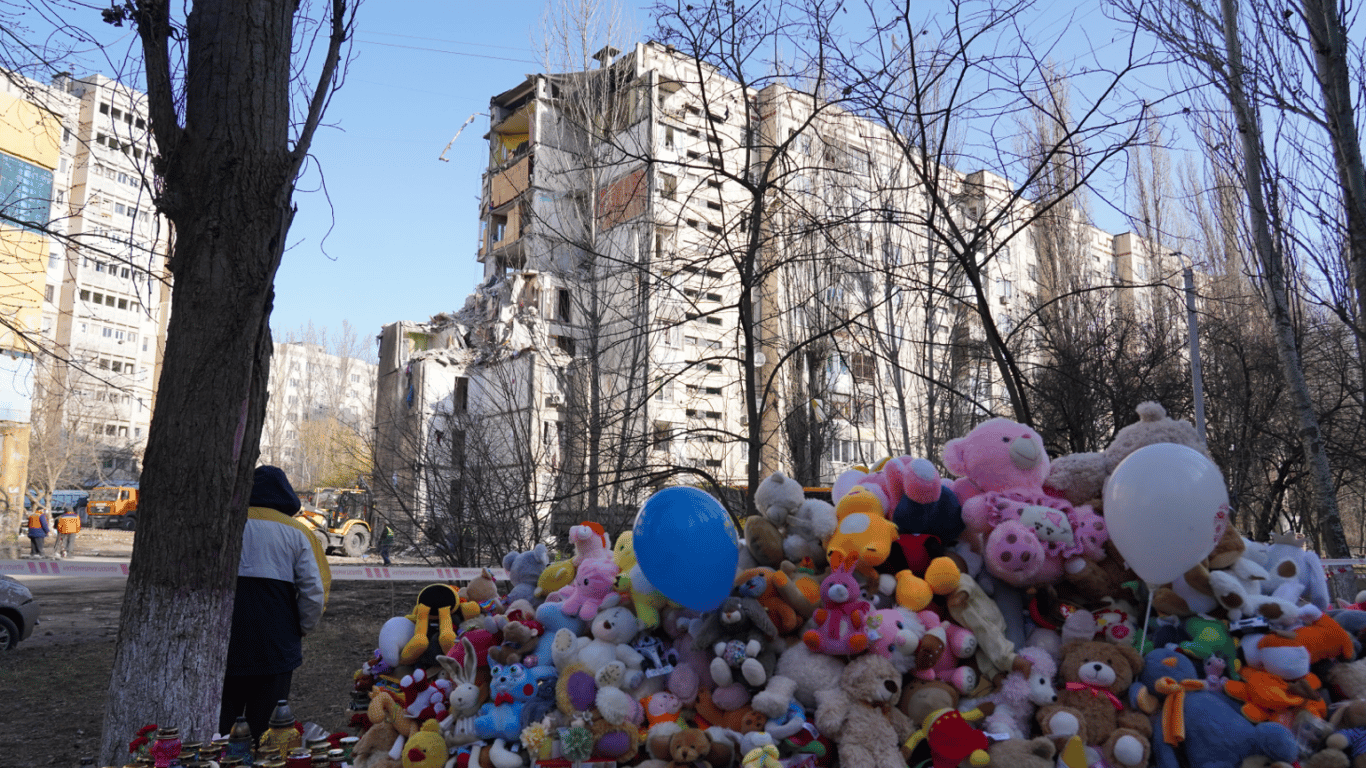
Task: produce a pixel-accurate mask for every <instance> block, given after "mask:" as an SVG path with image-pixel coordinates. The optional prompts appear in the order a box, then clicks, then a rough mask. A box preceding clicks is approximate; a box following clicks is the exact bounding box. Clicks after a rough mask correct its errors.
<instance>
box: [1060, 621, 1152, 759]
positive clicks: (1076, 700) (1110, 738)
mask: <svg viewBox="0 0 1366 768" xmlns="http://www.w3.org/2000/svg"><path fill="white" fill-rule="evenodd" d="M1142 671H1143V657H1141V656H1139V655H1138V652H1137V651H1135V650H1134V649H1133V648H1131V647H1129V646H1125V645H1115V644H1113V643H1107V642H1104V641H1101V640H1081V641H1074V642H1071V643H1068V644H1066V645H1064V646H1063V649H1062V659H1061V661H1060V662H1059V664H1058V673H1059V678H1060V679H1061V680H1062V682H1063V689H1062V690H1060V691H1058V703H1057V704H1051V705H1048V706H1044V707H1040V708H1039V711H1038V714H1037V715H1036V720H1037V721H1038V723H1039V726H1040V727H1041V728H1043V732H1044V735H1046V736H1052V737H1070V736H1074V735H1076V736H1080V737H1081V740H1082V742H1083V743H1085V744H1087V745H1090V746H1094V747H1098V748H1099V749H1100V751H1101V754H1102V756H1103V757H1104V758H1105V759H1106V760H1108V761H1109V762H1110V764H1111V765H1114V766H1116V768H1119V767H1120V766H1123V767H1124V768H1135V767H1136V766H1142V765H1147V762H1148V753H1149V746H1150V745H1149V743H1148V738H1149V737H1150V736H1151V735H1152V724H1151V723H1150V722H1148V717H1147V716H1146V715H1145V714H1143V713H1142V712H1136V711H1134V710H1132V709H1129V708H1128V707H1126V705H1125V697H1126V696H1127V695H1128V694H1129V686H1130V685H1132V684H1133V682H1134V681H1135V680H1136V679H1137V678H1138V675H1139V673H1140V672H1142Z"/></svg>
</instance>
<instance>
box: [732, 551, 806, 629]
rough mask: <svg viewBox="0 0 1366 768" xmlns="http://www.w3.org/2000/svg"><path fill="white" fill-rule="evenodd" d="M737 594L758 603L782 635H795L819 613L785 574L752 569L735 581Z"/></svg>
mask: <svg viewBox="0 0 1366 768" xmlns="http://www.w3.org/2000/svg"><path fill="white" fill-rule="evenodd" d="M735 594H736V595H738V596H739V597H747V598H752V599H754V600H757V601H758V602H759V605H761V606H763V608H764V611H765V613H766V614H767V615H768V620H769V621H771V622H773V626H774V627H775V628H776V629H777V632H778V634H779V635H787V634H791V633H792V632H795V631H796V630H797V629H798V628H799V627H801V625H802V624H803V623H804V622H805V621H806V620H807V619H809V618H811V615H812V614H813V613H815V611H816V609H815V606H813V605H812V604H811V603H810V601H808V600H807V599H806V595H804V594H802V592H801V590H800V589H799V588H798V587H797V585H796V583H795V582H794V581H793V580H792V579H791V578H790V577H789V576H788V575H787V574H786V573H784V572H783V571H781V570H775V569H773V568H762V567H759V568H750V569H747V570H744V571H741V572H740V573H739V574H738V575H737V576H736V577H735Z"/></svg>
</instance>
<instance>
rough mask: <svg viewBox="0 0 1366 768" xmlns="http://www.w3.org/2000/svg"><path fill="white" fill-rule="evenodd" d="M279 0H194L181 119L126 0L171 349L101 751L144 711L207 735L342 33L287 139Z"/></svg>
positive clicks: (161, 20) (118, 742)
mask: <svg viewBox="0 0 1366 768" xmlns="http://www.w3.org/2000/svg"><path fill="white" fill-rule="evenodd" d="M296 7H297V6H296V4H295V3H293V2H287V1H285V0H231V1H224V0H211V1H209V0H201V1H200V2H198V3H195V4H194V6H193V8H192V9H191V10H190V12H189V14H188V16H187V18H186V24H185V31H184V34H185V41H186V51H187V59H186V62H187V63H186V72H185V78H184V84H183V109H184V112H183V114H184V125H183V127H182V126H181V125H180V124H179V117H178V112H177V107H176V89H175V88H174V87H173V86H172V76H173V72H172V65H171V60H170V57H169V55H168V45H169V44H168V40H169V38H170V35H171V23H170V22H171V19H170V15H169V14H170V11H169V6H168V5H167V4H165V3H164V2H159V1H157V0H147V1H146V2H141V3H138V4H137V7H136V9H135V10H133V11H132V13H133V18H134V21H135V23H136V25H137V27H138V33H139V35H140V37H141V38H142V42H143V51H144V54H145V56H146V60H147V82H148V104H149V113H150V116H151V124H152V129H153V132H154V135H155V137H156V140H157V144H158V150H159V154H158V156H157V157H156V159H155V161H154V162H155V170H156V172H157V174H158V175H159V176H160V177H161V178H162V180H163V185H162V188H161V191H160V194H159V195H158V198H157V205H158V207H159V208H160V209H161V211H162V212H163V213H165V214H166V215H167V217H168V218H169V219H170V220H171V222H172V223H173V224H174V226H175V233H176V234H175V240H174V246H173V251H172V254H171V257H170V259H169V262H168V268H169V270H170V272H171V273H172V276H173V279H174V290H173V293H172V304H171V310H172V311H171V318H170V323H169V326H168V329H167V338H166V354H165V359H164V363H163V366H162V372H161V379H160V383H159V388H158V393H157V403H156V410H155V412H154V414H153V419H152V424H151V429H150V431H149V435H148V443H147V451H146V460H145V467H146V469H145V471H144V472H143V475H142V497H141V499H140V504H139V510H138V515H139V521H138V532H137V538H136V540H135V542H134V546H133V559H132V567H131V570H130V572H129V578H128V587H127V591H126V593H125V596H124V603H123V613H122V617H121V621H120V625H119V635H118V641H117V650H116V652H115V657H114V666H113V671H112V674H111V679H110V686H109V695H108V699H107V702H106V705H105V707H106V708H105V718H104V731H103V735H102V739H101V749H100V764H102V765H103V764H115V762H116V761H118V760H119V755H120V754H123V755H125V756H126V752H125V750H126V747H125V745H126V744H127V742H128V741H129V740H130V739H131V738H132V736H133V734H134V732H135V731H136V730H137V729H138V728H140V727H141V726H143V725H146V724H149V723H156V724H158V725H161V726H176V727H179V728H180V732H181V735H182V738H185V739H186V740H187V741H188V740H190V739H194V740H196V741H197V740H201V739H207V738H209V737H210V736H211V735H212V734H213V733H214V731H215V729H216V727H217V721H218V710H219V698H220V695H221V691H222V683H223V669H224V662H225V659H226V655H227V645H228V634H229V630H230V626H231V621H232V603H233V597H234V589H235V585H236V576H237V565H238V559H239V555H240V551H241V545H242V539H241V536H242V528H243V526H244V525H245V522H246V508H247V501H248V498H249V496H250V490H251V484H252V473H253V469H254V467H255V464H256V459H257V451H258V442H259V438H260V432H261V426H262V421H263V419H264V416H265V402H266V389H267V383H268V381H269V379H268V377H269V366H270V356H271V339H270V328H269V316H270V308H271V301H272V297H273V283H274V279H275V272H276V270H277V269H278V267H279V265H280V258H281V255H282V254H283V252H284V246H285V235H286V233H287V231H288V229H289V225H290V222H291V221H292V219H293V216H294V209H293V207H292V203H291V196H292V194H293V191H294V179H295V177H296V174H297V172H298V168H299V164H300V160H301V158H302V157H303V156H304V155H305V154H306V153H307V151H308V144H309V140H310V139H311V136H312V133H313V130H314V129H315V127H316V125H317V120H318V118H319V117H320V115H321V111H322V105H323V103H325V101H326V99H325V95H326V93H328V92H330V88H331V80H332V74H333V72H334V71H335V64H336V60H337V54H338V52H339V50H340V45H341V42H342V41H343V40H344V39H345V35H344V33H343V29H342V27H341V24H342V21H341V18H340V14H341V11H342V10H344V3H343V2H342V1H341V0H334V2H333V3H332V4H331V12H332V13H333V14H334V17H333V20H332V29H331V32H332V39H331V47H330V48H329V51H328V55H327V60H326V63H325V65H324V67H323V70H322V73H321V75H320V77H319V82H320V85H319V88H318V91H317V92H315V94H314V97H313V99H314V100H313V102H312V103H311V104H310V109H309V114H308V119H307V120H306V122H305V125H304V127H303V128H302V129H301V130H300V131H299V136H298V138H297V139H295V141H294V147H293V148H292V149H291V147H290V125H291V110H290V99H289V93H290V87H291V67H292V58H291V54H292V46H293V43H292V30H293V23H294V21H295V19H294V13H295V9H296Z"/></svg>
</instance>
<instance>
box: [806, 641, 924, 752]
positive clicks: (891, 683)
mask: <svg viewBox="0 0 1366 768" xmlns="http://www.w3.org/2000/svg"><path fill="white" fill-rule="evenodd" d="M819 698H820V702H819V705H818V706H817V708H816V718H815V723H816V729H817V730H818V731H820V732H821V734H822V735H825V736H829V737H830V738H831V739H833V740H834V741H835V743H836V744H837V745H838V747H839V755H840V765H841V766H844V767H845V768H883V767H884V766H889V765H902V764H903V762H902V759H901V752H900V749H899V745H900V744H901V743H902V742H904V741H905V740H906V739H909V738H910V737H911V735H912V734H913V733H915V726H914V725H913V724H912V723H911V720H910V718H908V717H907V716H906V715H905V713H903V712H902V711H901V710H899V709H897V707H896V705H897V703H898V702H899V701H900V699H901V673H899V672H897V671H896V668H895V667H893V666H892V663H891V662H890V661H888V660H886V659H884V658H882V657H881V656H878V655H877V654H871V653H870V654H864V655H862V656H859V657H858V658H856V659H854V660H853V661H851V662H849V666H847V667H845V668H844V671H843V672H842V673H841V674H840V679H839V688H836V689H830V690H826V691H824V692H822V693H821V694H819Z"/></svg>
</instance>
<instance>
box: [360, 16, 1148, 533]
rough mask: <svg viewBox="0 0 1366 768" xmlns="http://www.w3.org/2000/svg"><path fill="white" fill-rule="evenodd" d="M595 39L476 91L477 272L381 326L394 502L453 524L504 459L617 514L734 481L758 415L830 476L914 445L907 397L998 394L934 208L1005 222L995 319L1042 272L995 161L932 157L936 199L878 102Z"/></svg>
mask: <svg viewBox="0 0 1366 768" xmlns="http://www.w3.org/2000/svg"><path fill="white" fill-rule="evenodd" d="M619 54H620V55H619ZM595 58H597V59H598V60H599V61H600V62H601V68H594V69H590V70H588V71H582V72H573V73H563V74H538V75H531V76H528V77H527V79H526V80H525V81H524V82H522V83H521V84H519V85H517V86H516V87H514V88H512V89H510V90H507V91H505V92H503V93H500V94H498V95H496V96H494V97H493V98H492V99H491V100H490V105H489V106H490V110H489V114H490V116H491V117H490V126H489V132H488V134H487V135H486V138H487V139H488V142H489V150H490V155H489V165H488V168H487V170H486V171H485V172H484V177H483V178H484V184H483V199H482V201H481V204H480V209H479V214H478V215H479V217H480V223H481V227H480V237H479V241H478V243H476V244H475V246H476V254H477V258H478V259H479V261H480V262H482V263H483V265H484V276H485V279H484V281H483V283H482V284H481V285H480V286H479V287H478V288H477V290H476V292H475V294H474V295H472V296H470V297H469V298H468V300H467V301H466V303H465V306H464V308H463V309H461V310H460V311H458V312H454V313H443V314H440V315H436V316H433V317H432V318H431V319H430V320H429V321H428V322H425V323H413V322H400V323H395V324H393V325H390V326H386V328H385V329H384V332H383V333H382V335H381V347H380V365H379V385H378V388H377V392H376V416H377V419H376V423H377V434H378V442H377V449H376V465H377V481H379V486H378V488H379V490H381V491H384V490H386V489H387V490H388V492H389V493H390V496H391V498H390V500H389V503H390V505H391V506H392V507H396V508H402V509H404V510H407V511H409V512H410V513H412V514H413V516H414V517H415V518H417V519H428V518H431V519H438V522H439V518H441V517H442V516H443V515H445V516H447V517H450V518H452V519H457V518H458V519H460V520H462V521H466V522H461V523H460V525H461V526H466V525H467V524H468V522H467V521H468V520H469V519H471V518H470V510H472V509H474V508H475V507H476V506H478V507H481V508H482V509H488V508H489V507H491V506H496V503H495V502H492V501H491V499H493V498H496V497H497V495H498V493H499V492H500V491H499V489H498V488H497V487H495V486H496V485H497V484H496V483H493V482H492V481H491V480H490V478H491V477H492V478H501V477H506V476H512V477H517V478H522V479H525V481H526V482H524V483H522V484H521V485H517V486H516V488H517V494H520V495H519V496H518V497H517V498H509V499H508V500H507V501H506V506H507V508H508V509H509V510H521V511H522V512H523V513H528V512H533V513H535V514H534V515H531V516H532V517H534V516H535V515H540V514H542V513H547V516H549V515H553V514H555V513H557V512H563V514H564V517H562V518H560V519H557V520H556V522H555V523H554V524H553V525H552V526H551V528H552V529H553V530H554V531H558V530H561V529H562V528H563V527H564V525H565V524H572V523H574V522H577V518H576V516H577V515H580V514H584V512H585V510H592V511H593V513H594V515H595V519H597V520H599V521H600V522H602V523H603V524H604V525H605V526H607V527H608V528H609V529H614V530H620V529H621V528H622V527H624V526H626V525H629V522H630V516H631V515H633V514H634V512H635V510H636V506H637V504H638V503H639V501H640V500H641V499H642V498H643V496H644V495H647V494H648V493H649V491H650V490H651V489H652V488H653V487H655V486H656V485H657V484H673V483H676V482H687V481H695V482H705V481H706V480H707V479H710V480H715V481H716V482H718V483H720V484H736V485H743V484H745V483H746V482H747V463H748V461H749V459H750V451H751V447H750V443H749V442H748V441H747V438H748V437H749V435H750V434H751V430H752V424H751V422H752V421H753V420H754V419H755V418H757V419H758V420H759V423H760V429H759V430H758V434H759V439H758V450H759V452H760V454H761V455H760V457H759V465H760V467H761V470H762V472H763V473H764V474H766V473H767V472H770V471H773V470H775V469H790V468H791V467H792V466H793V465H794V464H802V465H803V466H805V467H806V468H807V470H808V471H806V472H804V473H803V474H805V475H807V477H808V478H810V479H813V480H816V481H819V482H823V483H828V482H830V481H831V480H833V478H834V477H835V475H837V474H838V473H839V472H841V471H843V470H844V469H846V468H848V467H849V466H851V465H854V464H858V463H872V462H874V461H876V460H877V459H878V458H880V457H882V456H884V455H887V454H888V453H893V452H896V453H900V452H915V451H916V449H917V446H919V445H920V444H921V441H923V440H924V439H925V436H924V435H923V434H922V431H923V430H922V428H921V427H919V426H915V425H911V426H907V425H906V422H905V420H904V419H903V418H902V416H901V414H904V413H908V412H912V411H916V412H919V411H920V410H923V409H927V408H933V409H937V410H936V413H937V414H940V412H941V411H942V414H941V415H940V417H941V421H942V422H943V425H941V426H940V427H939V428H940V429H941V430H944V429H952V428H953V424H952V423H950V422H951V421H952V420H953V419H955V418H957V419H960V420H962V421H964V422H966V421H967V418H968V417H971V416H978V415H980V414H981V413H982V412H984V410H988V409H992V408H996V407H999V405H1000V404H1001V403H1002V402H1003V401H1004V397H1005V395H1004V389H1002V387H1001V384H1000V382H999V375H998V374H997V372H996V370H995V364H994V362H993V361H992V359H991V356H990V354H989V353H988V352H987V351H986V347H985V345H984V344H985V343H984V335H983V331H982V328H981V324H980V322H978V320H977V317H978V316H977V314H975V312H974V310H973V307H974V306H975V303H976V302H977V297H976V296H975V295H973V291H972V289H971V286H969V285H968V284H967V283H966V282H965V280H964V278H963V275H962V269H961V267H956V266H955V262H954V260H953V258H952V257H951V256H950V255H949V254H948V253H947V252H946V248H945V247H944V245H943V244H942V243H938V242H936V241H935V239H934V238H935V226H927V225H925V224H924V222H927V221H930V220H931V219H932V218H933V217H934V216H940V217H941V219H940V220H939V221H938V223H937V225H936V226H939V227H941V228H948V227H950V226H957V227H963V228H970V227H974V226H980V222H982V221H984V220H986V219H984V217H987V216H1000V218H999V221H1000V222H1001V225H1000V227H999V231H1000V232H1001V233H1002V234H1001V235H999V236H998V235H997V234H996V231H997V230H992V231H990V232H989V233H988V235H989V238H988V240H989V242H985V243H983V245H984V246H987V247H990V248H991V249H993V250H992V253H993V258H991V259H990V260H988V261H986V262H985V267H984V268H983V274H982V275H981V284H982V293H983V294H984V298H985V300H986V301H987V303H988V304H989V306H990V308H991V312H992V316H993V319H994V320H995V321H996V324H997V326H998V327H999V328H1002V329H1005V330H1004V331H1003V332H1009V330H1010V329H1011V328H1013V327H1014V325H1015V324H1016V323H1019V322H1022V321H1023V320H1025V319H1026V318H1027V317H1028V316H1029V314H1030V312H1031V310H1032V309H1033V308H1034V307H1037V301H1038V300H1039V298H1040V296H1041V293H1043V292H1045V291H1044V288H1043V285H1044V283H1045V278H1042V277H1041V271H1042V270H1041V268H1040V263H1041V260H1042V259H1043V256H1042V255H1041V252H1040V249H1039V248H1038V247H1036V244H1035V238H1034V236H1033V233H1032V232H1031V231H1030V230H1029V229H1028V228H1024V227H1021V226H1018V225H1015V224H1013V223H1012V222H1015V221H1024V220H1027V219H1025V218H1023V217H1025V216H1027V215H1028V211H1027V210H1023V209H1024V208H1027V207H1028V206H1029V205H1031V204H1030V203H1029V202H1028V201H1014V202H1012V201H1011V199H1010V195H1009V194H1008V191H1009V185H1008V184H1007V183H1006V182H1005V180H1004V179H1001V178H999V177H997V176H994V175H993V174H991V173H989V172H985V171H979V172H976V173H971V174H966V173H959V172H957V171H953V170H951V169H939V170H940V171H942V176H943V181H942V183H943V184H944V185H945V189H943V190H941V193H942V194H944V195H945V197H946V199H951V201H952V202H951V203H950V204H949V205H947V206H946V207H947V208H948V210H943V211H939V210H931V208H932V206H930V204H929V202H928V201H927V200H928V199H927V197H926V195H925V194H924V192H923V189H921V188H918V187H917V182H916V181H915V180H916V179H917V178H918V176H917V175H916V174H915V173H913V172H912V170H911V168H910V167H909V159H908V158H907V156H906V155H904V154H903V153H902V150H901V146H902V145H901V144H899V143H898V142H897V141H895V140H894V138H895V137H893V136H892V135H891V134H890V132H889V129H888V128H886V127H885V126H883V125H881V124H878V123H876V122H874V121H872V120H869V119H867V118H866V117H862V116H859V115H855V114H852V113H849V112H846V111H844V110H840V109H836V108H833V107H830V106H828V105H824V104H820V103H819V102H817V101H815V100H813V99H812V97H811V96H810V95H809V94H802V93H799V92H796V91H793V90H791V89H789V88H786V87H783V86H778V85H774V86H769V87H767V88H764V89H763V90H761V91H753V90H746V89H744V88H742V87H741V86H740V85H739V84H738V83H736V82H734V81H731V80H729V79H727V78H725V77H723V76H721V75H720V74H719V73H718V72H717V71H716V70H715V69H714V68H712V67H710V66H709V65H706V64H699V63H698V62H696V61H694V60H692V59H689V58H687V57H684V56H681V55H680V54H678V53H677V52H675V51H673V50H672V49H670V48H668V47H666V46H662V45H658V44H653V43H649V44H640V45H637V46H635V47H634V48H633V49H632V50H630V51H627V52H626V53H625V54H621V52H619V51H616V50H615V49H610V48H609V49H604V50H603V51H602V52H601V53H600V54H599V55H598V56H596V57H595ZM921 170H922V171H923V169H921ZM756 189H759V190H762V193H761V194H758V195H756V193H755V190H756ZM1011 206H1015V207H1016V208H1017V209H1016V210H1013V211H1012V210H1009V208H1010V207H1011ZM1002 211H1005V213H1004V215H1002ZM1069 227H1070V228H1071V229H1072V230H1073V231H1072V233H1071V234H1070V235H1069V237H1070V239H1071V240H1072V241H1074V242H1075V243H1078V244H1079V245H1078V246H1077V250H1078V253H1079V254H1081V255H1079V256H1078V257H1077V259H1076V260H1075V262H1074V263H1071V264H1070V265H1069V269H1075V270H1080V271H1081V272H1083V273H1086V274H1085V275H1084V276H1083V277H1084V279H1086V280H1090V281H1091V283H1092V284H1100V283H1102V282H1112V281H1122V280H1130V279H1133V278H1134V276H1136V275H1141V274H1157V271H1156V270H1150V269H1148V268H1147V267H1146V266H1145V264H1144V263H1142V262H1143V260H1144V259H1147V258H1148V257H1149V254H1148V253H1147V250H1146V249H1144V248H1141V247H1135V246H1134V239H1133V238H1131V237H1128V236H1123V238H1122V239H1121V240H1119V241H1117V240H1116V238H1114V237H1113V236H1111V235H1109V234H1108V233H1105V232H1102V231H1101V230H1098V229H1095V228H1094V227H1090V226H1088V225H1085V224H1082V223H1080V222H1079V221H1076V222H1074V223H1073V224H1070V225H1069ZM940 231H941V232H942V231H943V230H942V229H941V230H940ZM1083 256H1084V258H1083ZM747 379H748V380H750V381H755V382H757V384H758V387H757V389H756V391H755V392H754V393H752V394H753V397H754V398H755V403H753V404H752V405H751V404H750V403H748V402H747V399H746V398H747V395H746V381H747ZM945 392H953V393H954V394H953V395H952V396H951V397H950V396H949V395H946V394H944V393H945ZM934 396H937V397H939V398H940V400H939V404H937V405H936V404H935V402H934V400H933V397H934ZM950 399H953V400H954V402H956V403H959V404H960V405H959V406H958V408H959V410H957V411H955V410H954V409H953V408H950V407H947V406H945V405H944V402H945V401H947V400H950ZM756 414H757V416H756ZM969 426H970V425H969ZM803 430H805V431H803ZM800 451H806V452H807V455H805V456H798V455H797V454H798V453H799V452H800ZM380 498H381V503H384V497H383V495H382V494H381V497H380ZM476 498H477V499H478V501H477V502H476V501H475V500H474V499H476ZM519 519H522V518H519ZM438 527H439V526H438Z"/></svg>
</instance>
